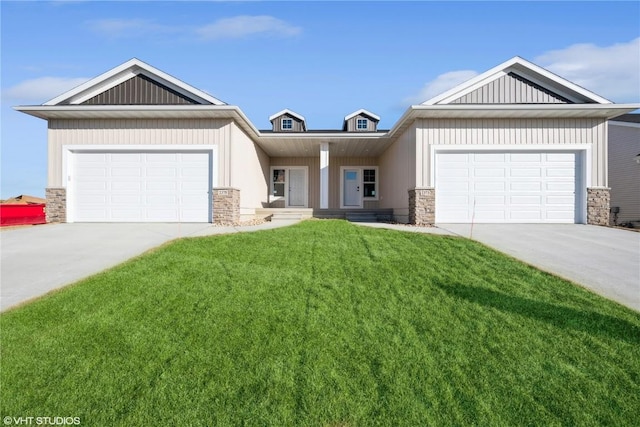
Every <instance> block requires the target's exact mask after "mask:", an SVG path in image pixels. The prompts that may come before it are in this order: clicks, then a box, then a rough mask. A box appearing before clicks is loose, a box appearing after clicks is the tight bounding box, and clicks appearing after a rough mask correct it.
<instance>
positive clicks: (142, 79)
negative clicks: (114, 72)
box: [82, 74, 199, 105]
mask: <svg viewBox="0 0 640 427" xmlns="http://www.w3.org/2000/svg"><path fill="white" fill-rule="evenodd" d="M82 104H83V105H184V104H199V102H197V101H195V100H193V99H191V98H188V97H186V96H184V95H182V94H181V93H178V92H176V91H175V90H173V89H171V88H168V87H167V86H165V85H163V84H161V83H158V82H156V81H154V80H152V79H150V78H149V77H147V76H145V75H142V74H138V75H137V76H135V77H132V78H130V79H129V80H127V81H125V82H122V83H120V84H119V85H117V86H114V87H112V88H111V89H109V90H106V91H104V92H102V93H101V94H98V95H96V96H94V97H93V98H90V99H87V100H86V101H84V102H83V103H82Z"/></svg>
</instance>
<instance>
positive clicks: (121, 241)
mask: <svg viewBox="0 0 640 427" xmlns="http://www.w3.org/2000/svg"><path fill="white" fill-rule="evenodd" d="M295 222H297V221H278V222H266V223H263V224H260V225H252V226H241V227H214V226H212V225H211V224H155V223H150V224H47V225H38V226H31V227H25V228H14V229H9V230H3V231H1V232H0V311H4V310H6V309H8V308H10V307H13V306H16V305H19V304H21V303H24V302H26V301H29V300H31V299H33V298H36V297H39V296H42V295H44V294H46V293H47V292H50V291H52V290H54V289H58V288H61V287H63V286H65V285H68V284H70V283H73V282H76V281H78V280H80V279H83V278H85V277H87V276H90V275H92V274H96V273H99V272H101V271H103V270H105V269H107V268H110V267H113V266H115V265H118V264H120V263H121V262H123V261H126V260H127V259H130V258H132V257H134V256H136V255H139V254H141V253H143V252H145V251H147V250H149V249H152V248H154V247H157V246H159V245H161V244H163V243H165V242H168V241H170V240H173V239H177V238H180V237H196V236H209V235H215V234H228V233H238V232H247V231H257V230H267V229H271V228H277V227H283V226H287V225H291V224H293V223H295Z"/></svg>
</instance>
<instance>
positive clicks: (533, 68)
mask: <svg viewBox="0 0 640 427" xmlns="http://www.w3.org/2000/svg"><path fill="white" fill-rule="evenodd" d="M510 71H515V72H516V73H517V74H519V75H522V77H524V78H526V79H528V80H531V81H533V82H534V83H537V84H540V85H541V86H543V87H547V86H548V85H547V84H545V83H544V82H542V81H541V80H540V79H537V78H536V77H535V76H534V75H531V74H538V75H539V76H542V77H543V78H545V79H548V80H550V81H551V82H552V83H554V84H555V85H558V86H560V87H562V88H566V89H568V91H565V90H561V92H562V93H561V95H562V96H564V97H566V98H568V99H570V100H572V101H574V102H579V101H580V100H579V99H578V98H577V97H575V96H572V95H571V94H570V93H567V92H569V91H571V92H575V93H577V94H578V95H581V96H583V97H585V98H587V99H588V100H590V101H592V102H596V103H598V104H612V102H611V101H609V100H608V99H606V98H603V97H601V96H599V95H596V94H595V93H593V92H591V91H589V90H587V89H585V88H583V87H581V86H578V85H576V84H575V83H572V82H570V81H569V80H566V79H564V78H562V77H560V76H558V75H556V74H554V73H552V72H550V71H548V70H545V69H544V68H542V67H540V66H538V65H535V64H534V63H532V62H529V61H527V60H526V59H523V58H521V57H519V56H515V57H513V58H511V59H509V60H507V61H505V62H503V63H502V64H500V65H498V66H496V67H493V68H491V69H490V70H488V71H485V72H484V73H482V74H480V75H478V76H476V77H474V78H472V79H470V80H468V81H466V82H464V83H462V84H460V85H458V86H456V87H454V88H453V89H449V90H448V91H446V92H444V93H442V94H440V95H437V96H435V97H433V98H431V99H429V100H427V101H425V102H423V103H422V104H421V105H436V104H448V103H450V102H451V101H454V100H456V99H458V98H460V97H462V96H464V95H466V94H467V93H469V92H472V91H474V90H476V89H478V88H479V87H481V86H483V85H485V84H487V83H490V82H491V81H493V80H496V79H498V78H500V77H502V76H504V75H506V74H508V73H509V72H510ZM553 89H555V88H553Z"/></svg>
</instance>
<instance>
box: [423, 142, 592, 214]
mask: <svg viewBox="0 0 640 427" xmlns="http://www.w3.org/2000/svg"><path fill="white" fill-rule="evenodd" d="M435 156H436V182H435V187H436V222H445V223H446V222H462V223H469V222H478V223H483V222H490V223H491V222H497V223H509V222H511V223H520V222H522V223H546V222H549V223H556V222H558V223H574V222H576V178H577V176H578V171H579V165H580V163H579V161H578V159H579V157H578V154H576V153H575V152H562V151H559V152H537V151H533V152H532V151H510V152H506V151H468V152H467V151H449V152H447V151H445V152H437V153H436V154H435Z"/></svg>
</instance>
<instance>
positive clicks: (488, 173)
mask: <svg viewBox="0 0 640 427" xmlns="http://www.w3.org/2000/svg"><path fill="white" fill-rule="evenodd" d="M473 174H474V176H475V177H480V178H484V177H491V178H503V177H504V176H505V174H506V171H505V169H504V167H492V168H487V167H478V168H476V169H475V170H474V171H473Z"/></svg>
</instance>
